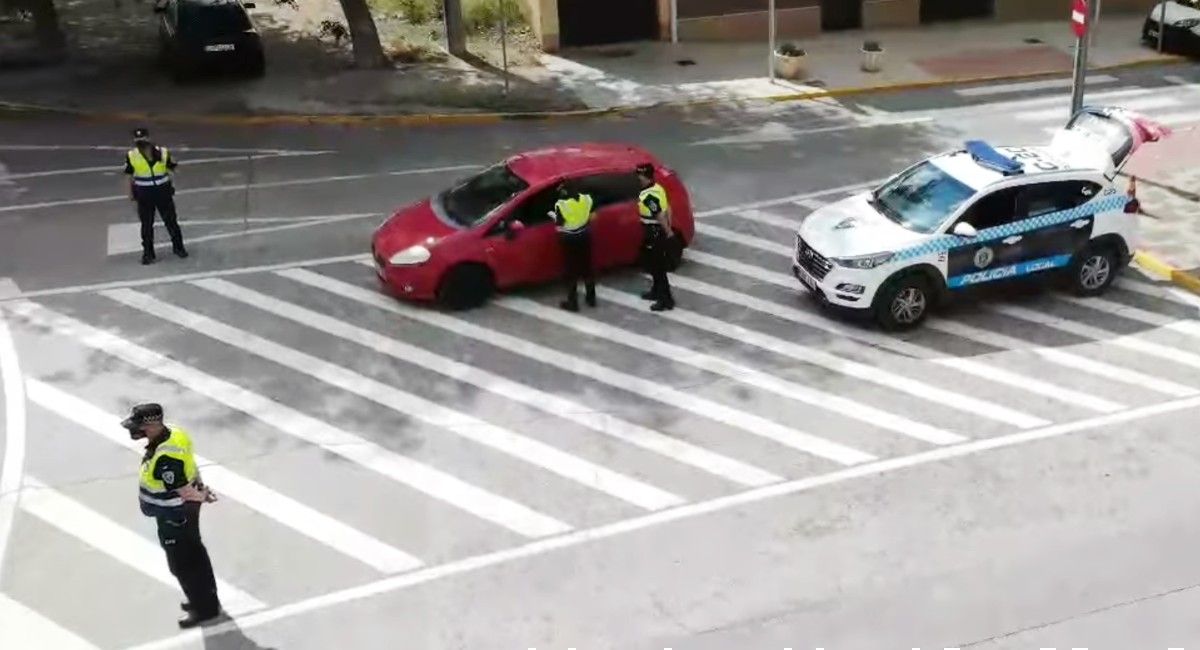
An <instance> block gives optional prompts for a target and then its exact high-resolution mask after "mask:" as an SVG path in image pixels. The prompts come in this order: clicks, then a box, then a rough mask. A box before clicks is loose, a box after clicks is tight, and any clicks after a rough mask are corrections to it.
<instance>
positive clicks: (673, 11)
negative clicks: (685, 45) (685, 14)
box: [671, 0, 679, 43]
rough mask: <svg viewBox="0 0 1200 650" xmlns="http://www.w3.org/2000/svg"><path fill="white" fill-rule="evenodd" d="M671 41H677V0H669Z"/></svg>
mask: <svg viewBox="0 0 1200 650" xmlns="http://www.w3.org/2000/svg"><path fill="white" fill-rule="evenodd" d="M671 42H672V43H678V42H679V0H671Z"/></svg>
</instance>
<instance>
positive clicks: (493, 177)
mask: <svg viewBox="0 0 1200 650" xmlns="http://www.w3.org/2000/svg"><path fill="white" fill-rule="evenodd" d="M528 187H529V183H526V182H525V181H524V180H522V179H521V178H520V177H519V176H517V175H516V174H514V173H513V171H512V170H511V169H509V168H508V166H507V165H495V166H493V167H489V168H488V169H486V170H484V171H482V172H480V173H479V174H478V175H476V176H473V177H471V178H469V179H467V180H466V181H464V182H462V183H460V184H459V185H458V186H456V187H454V188H451V189H449V190H446V191H445V192H442V193H441V194H440V195H438V201H439V202H440V203H441V205H442V208H443V211H444V212H445V213H446V215H447V216H448V217H450V218H451V219H453V220H454V222H455V223H457V224H459V225H460V226H464V227H467V228H469V227H471V226H474V225H475V224H477V223H479V222H480V221H482V220H484V219H486V218H487V217H488V215H490V214H491V213H492V212H493V211H494V210H495V209H496V208H499V207H500V206H502V205H504V204H505V203H507V202H508V201H509V200H510V199H512V197H514V196H516V195H517V194H520V193H521V192H523V191H525V190H526V189H527V188H528Z"/></svg>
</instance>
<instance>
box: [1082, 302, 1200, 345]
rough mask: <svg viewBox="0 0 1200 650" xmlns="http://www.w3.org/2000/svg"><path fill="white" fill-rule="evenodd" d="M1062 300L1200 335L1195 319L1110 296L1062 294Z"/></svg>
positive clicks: (1198, 323)
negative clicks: (1139, 305)
mask: <svg viewBox="0 0 1200 650" xmlns="http://www.w3.org/2000/svg"><path fill="white" fill-rule="evenodd" d="M1062 300H1064V301H1066V302H1069V303H1071V304H1072V305H1078V306H1080V307H1083V308H1085V309H1093V310H1095V311H1098V312H1101V313H1104V314H1108V315H1110V316H1116V317H1118V318H1126V319H1129V320H1134V321H1138V322H1139V323H1144V324H1146V325H1153V326H1155V327H1161V328H1163V329H1168V330H1172V331H1175V332H1179V333H1181V334H1186V335H1188V336H1194V337H1200V322H1197V321H1194V320H1180V319H1179V318H1178V317H1174V316H1168V315H1166V314H1160V313H1158V312H1154V311H1150V310H1148V309H1142V308H1140V307H1134V306H1133V305H1126V304H1122V303H1119V302H1117V301H1115V300H1111V299H1109V298H1102V297H1090V298H1080V297H1078V296H1062Z"/></svg>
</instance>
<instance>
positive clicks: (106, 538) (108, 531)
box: [21, 476, 266, 616]
mask: <svg viewBox="0 0 1200 650" xmlns="http://www.w3.org/2000/svg"><path fill="white" fill-rule="evenodd" d="M131 499H132V497H131ZM130 503H132V500H131V501H130ZM21 510H22V511H24V512H27V513H29V514H31V515H33V516H35V517H37V518H38V519H41V520H42V521H44V522H46V523H48V524H50V525H51V526H54V527H55V528H57V529H59V530H61V531H62V532H64V533H66V534H68V535H70V536H71V537H74V538H76V539H78V540H79V541H81V542H83V543H84V544H87V545H88V546H90V547H92V548H94V549H96V550H97V551H100V552H101V553H104V554H105V555H107V556H109V557H111V558H112V559H114V560H116V561H118V562H120V563H121V564H124V565H126V566H128V567H130V568H132V569H133V570H135V571H137V572H138V573H141V574H142V575H145V576H146V577H148V578H151V579H153V580H156V581H158V582H160V583H162V584H163V585H165V586H167V587H173V588H176V589H178V588H179V583H178V582H177V581H176V579H175V576H173V575H171V570H170V569H169V568H167V558H166V556H165V555H163V552H162V549H161V548H159V547H158V545H157V544H155V543H154V542H151V541H150V540H148V539H146V538H145V537H142V536H141V535H139V534H137V533H135V532H133V531H132V530H129V529H128V528H125V527H123V526H121V525H120V524H118V523H116V522H114V521H112V520H111V519H109V518H107V517H105V516H104V515H101V514H100V513H98V512H96V511H95V510H92V509H91V508H88V507H87V506H85V505H83V504H82V503H79V502H78V501H75V500H74V499H71V498H70V497H68V496H66V495H65V494H62V493H61V492H58V491H57V490H54V489H52V488H50V487H49V486H48V485H46V484H45V483H43V482H41V481H39V480H38V479H36V478H34V477H32V476H26V477H25V494H24V496H22V497H21ZM62 568H63V569H64V571H65V572H67V575H69V571H70V568H69V567H62ZM217 589H218V590H219V592H220V596H221V604H222V605H223V607H224V609H225V611H226V612H228V613H229V614H230V615H232V616H237V615H239V614H246V613H248V612H253V611H256V610H260V609H263V608H264V607H266V605H265V604H264V603H263V602H262V601H260V600H258V599H257V598H255V597H254V596H251V595H250V594H248V593H246V592H245V591H242V590H241V589H239V588H237V587H235V586H233V585H231V584H229V582H227V581H225V580H223V579H222V578H221V577H220V576H218V577H217Z"/></svg>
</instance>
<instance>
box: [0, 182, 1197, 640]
mask: <svg viewBox="0 0 1200 650" xmlns="http://www.w3.org/2000/svg"><path fill="white" fill-rule="evenodd" d="M854 189H855V188H844V189H842V190H840V191H837V192H832V193H823V194H822V195H820V196H818V197H813V196H808V197H799V198H796V199H795V200H792V201H783V202H775V203H773V204H772V203H761V204H758V205H756V206H754V207H747V208H743V209H730V210H722V211H714V212H711V213H708V214H705V215H704V216H702V217H701V218H700V219H699V220H698V221H699V223H698V224H697V238H696V242H695V246H694V247H693V249H690V250H689V251H688V252H687V254H686V261H685V263H684V265H683V266H682V267H681V268H680V269H679V271H678V273H677V274H676V275H674V276H673V278H672V280H673V284H674V287H675V290H676V292H677V295H676V298H677V301H678V303H679V304H678V307H677V309H675V310H674V311H671V312H663V313H652V312H649V311H648V310H647V309H646V308H645V307H646V303H645V302H643V301H642V300H640V298H639V296H638V295H637V294H639V293H640V292H641V289H642V288H643V286H642V284H643V282H644V281H643V280H642V279H641V278H640V277H639V276H638V275H637V274H635V273H632V272H623V273H616V274H613V275H611V276H609V277H606V278H604V279H603V282H602V287H601V289H600V291H599V298H600V306H599V308H597V309H595V310H584V311H582V312H580V313H578V314H571V313H567V312H563V311H561V310H559V309H557V308H556V307H553V305H554V303H555V302H556V301H557V298H558V295H557V291H556V290H555V288H547V289H535V290H530V291H525V292H520V293H517V294H512V295H505V296H500V297H498V298H497V299H496V300H494V302H493V303H492V304H490V305H488V306H487V307H485V308H482V309H479V310H474V311H471V312H464V313H448V312H442V311H437V310H433V309H430V308H426V307H423V306H418V305H410V304H406V303H402V302H398V301H395V300H393V299H391V298H390V297H387V296H385V295H383V294H382V293H380V292H379V291H378V288H377V287H376V286H375V278H374V274H373V272H372V270H371V269H370V268H368V267H369V261H368V260H365V259H364V260H360V261H353V260H347V261H341V262H334V263H329V264H326V265H323V266H315V267H305V268H272V269H265V270H256V271H251V272H247V273H244V274H230V273H224V274H221V275H220V277H215V276H214V277H190V278H186V279H184V280H181V281H179V282H174V283H170V284H163V285H147V286H128V287H120V288H111V289H106V290H100V291H93V292H85V293H79V294H64V295H51V296H43V297H40V298H35V299H25V300H15V301H9V302H5V303H3V304H2V306H0V312H2V314H3V316H4V318H5V320H6V321H7V323H8V326H9V328H10V329H11V330H12V332H13V335H14V337H15V339H16V341H17V345H18V349H19V350H20V352H21V356H20V358H21V371H22V373H23V375H24V377H25V383H24V386H25V393H26V399H27V401H28V405H29V420H30V422H29V428H30V431H31V432H36V435H33V436H31V442H30V449H29V459H28V461H27V463H26V472H25V478H24V485H23V490H22V491H21V494H20V498H19V502H18V511H17V517H16V520H15V522H14V528H13V536H12V539H11V542H10V552H9V561H8V563H7V566H6V567H5V569H6V570H5V573H4V575H3V577H2V579H0V614H3V616H4V617H5V625H4V626H0V627H2V628H4V629H3V631H0V639H3V640H5V641H6V642H7V643H8V644H11V645H12V647H21V648H29V649H30V650H35V649H37V648H42V647H45V648H118V647H129V646H131V645H136V644H138V643H144V642H146V641H148V640H151V639H153V638H157V637H159V636H163V635H167V634H170V633H171V632H172V630H171V629H170V628H171V626H172V621H171V616H170V614H171V613H170V612H169V611H164V610H166V609H170V608H166V607H164V606H163V603H164V602H165V603H171V602H173V600H172V599H173V598H175V596H174V595H173V594H174V592H175V591H176V587H175V586H174V581H173V578H172V577H171V576H170V574H169V573H168V572H167V571H166V567H165V563H163V561H162V554H161V552H160V551H159V550H158V548H157V545H156V542H155V539H154V536H153V535H154V533H153V526H152V524H150V523H149V521H148V520H145V519H144V518H143V517H141V515H140V513H138V512H137V509H136V508H135V507H134V504H133V497H132V496H131V494H132V493H131V492H130V491H129V490H130V485H131V484H132V482H133V480H134V476H135V474H136V459H135V457H134V455H133V454H134V453H137V452H139V451H140V449H139V448H140V445H139V444H137V443H135V442H133V441H131V440H130V439H129V438H128V436H127V434H126V433H125V432H124V431H123V430H122V429H120V427H119V426H118V425H117V422H119V420H120V419H121V417H122V415H123V414H124V412H125V411H126V410H127V409H128V407H129V406H130V405H131V404H132V403H134V402H137V401H145V400H155V401H160V402H162V403H164V405H166V408H167V412H168V420H169V421H174V422H178V423H179V424H180V425H182V426H185V427H186V428H188V430H189V431H191V432H192V434H193V436H194V437H195V438H196V441H197V446H198V451H199V452H200V453H201V454H203V458H201V459H200V464H201V466H202V470H201V471H202V473H203V475H204V477H205V480H206V482H207V483H209V484H210V485H211V486H213V488H214V489H215V490H216V491H217V492H218V494H219V495H220V496H221V497H222V500H221V501H220V502H218V503H217V504H215V505H213V506H210V507H208V508H206V509H205V515H204V516H205V522H204V524H203V526H204V529H205V534H206V540H207V542H208V544H209V547H210V552H211V553H212V555H213V558H214V564H215V566H216V568H217V571H218V575H219V578H220V580H221V587H222V594H223V596H224V601H225V605H226V608H227V610H229V611H230V613H232V614H235V615H238V614H244V613H249V612H255V611H261V610H263V609H265V608H272V607H278V606H282V605H287V604H288V603H292V602H295V601H297V600H301V599H304V598H309V597H313V596H317V595H320V594H322V593H325V592H329V591H333V590H336V589H342V588H347V587H351V586H354V585H356V584H364V583H367V582H370V581H372V580H375V579H379V578H381V577H384V576H392V575H398V574H403V573H407V572H411V571H416V570H420V569H423V568H428V567H432V566H436V565H439V564H443V563H446V562H451V561H455V560H462V559H463V558H469V557H473V556H477V555H480V554H484V553H489V552H494V551H497V550H502V549H505V548H515V547H519V546H521V545H524V544H529V543H535V542H537V541H538V540H546V539H548V538H554V537H556V536H561V535H564V534H567V533H570V532H573V531H581V530H587V529H589V528H594V527H598V526H603V525H606V524H611V523H613V522H617V521H621V520H624V519H629V518H632V517H637V516H640V515H644V514H645V513H651V512H663V511H668V510H671V509H673V508H678V507H680V506H684V505H686V504H695V503H699V502H703V501H706V500H711V499H714V498H718V497H722V496H727V495H730V494H734V493H738V492H742V491H745V490H749V489H755V488H762V487H764V486H771V485H774V484H778V483H781V482H784V481H788V480H793V479H797V478H805V477H809V476H819V475H821V474H823V473H828V472H832V471H835V470H839V469H842V468H845V467H851V466H855V465H860V464H863V463H867V462H870V461H874V460H879V459H886V458H893V457H898V456H904V455H908V454H913V453H919V452H922V451H928V450H930V449H934V448H938V447H948V446H953V445H958V444H963V443H968V442H972V441H978V440H980V439H986V438H989V437H993V436H997V435H1003V434H1008V433H1012V432H1014V431H1037V430H1039V429H1042V428H1046V427H1052V426H1056V425H1061V424H1063V423H1068V422H1072V421H1075V420H1079V419H1083V418H1087V417H1094V416H1096V415H1097V414H1111V413H1118V412H1121V411H1123V410H1127V409H1131V408H1137V407H1142V406H1146V405H1153V404H1160V403H1164V402H1167V401H1170V400H1173V399H1178V398H1184V397H1194V396H1196V395H1198V394H1200V355H1197V354H1195V353H1193V352H1189V350H1194V349H1196V348H1195V344H1196V338H1200V305H1197V304H1196V302H1195V301H1194V297H1191V296H1187V295H1185V294H1181V293H1178V292H1177V291H1176V290H1174V289H1171V288H1169V287H1168V286H1161V285H1158V284H1156V283H1154V282H1152V281H1151V280H1149V279H1148V278H1146V277H1144V276H1141V275H1139V274H1138V273H1137V272H1136V271H1133V270H1131V272H1130V273H1129V274H1127V275H1126V276H1125V277H1123V278H1122V279H1121V280H1120V282H1119V283H1118V284H1117V285H1115V287H1114V289H1113V291H1112V292H1111V293H1110V294H1108V295H1107V296H1106V297H1104V298H1099V299H1086V300H1079V299H1075V298H1073V297H1069V296H1063V295H1057V294H1041V293H1039V294H1033V295H1032V296H1030V295H1022V296H1020V297H1018V298H1011V297H1003V296H1001V297H998V298H997V299H996V300H995V301H992V302H983V303H981V304H978V305H974V304H971V305H964V306H961V307H959V308H956V309H953V310H951V311H948V312H946V313H941V314H938V315H937V316H936V317H935V318H932V319H931V320H930V321H929V323H928V326H927V327H926V328H923V329H921V330H919V331H916V332H911V333H906V334H904V335H900V336H896V335H890V334H885V333H882V332H879V331H877V330H874V329H872V328H869V327H864V326H861V325H859V324H856V323H853V322H849V321H846V320H843V319H838V318H835V317H831V316H829V315H827V314H825V313H824V312H823V311H822V310H820V309H819V308H818V307H817V306H816V305H815V304H814V303H813V302H812V301H810V300H808V299H807V298H806V297H805V296H804V295H803V294H802V292H801V289H800V287H799V286H798V285H797V284H796V282H795V281H794V279H793V278H792V277H791V276H790V275H789V273H788V268H789V256H790V247H789V246H788V243H789V242H790V241H791V238H792V230H793V229H794V228H795V226H796V225H798V224H799V222H800V221H801V220H802V219H803V218H804V216H805V215H807V214H808V213H809V212H811V210H813V209H815V208H816V207H819V206H820V205H821V204H824V203H828V202H833V201H836V200H838V199H840V198H842V197H843V196H846V195H849V194H850V193H852V192H853V191H854ZM48 572H50V573H52V574H53V575H56V576H57V575H69V576H71V580H72V582H73V585H74V586H73V588H72V592H73V593H76V594H77V596H75V598H76V600H72V599H71V598H61V592H62V589H61V585H47V584H46V581H45V576H46V575H47V574H48ZM126 592H129V593H126ZM50 594H55V595H56V596H55V597H51V596H50ZM117 594H120V597H113V596H115V595H117ZM83 602H86V603H88V606H87V607H81V606H79V604H80V603H83ZM130 612H138V613H137V615H131V613H130ZM147 619H150V620H149V622H148V621H147ZM6 635H7V636H6ZM10 639H12V641H9V640H10ZM6 647H7V645H6Z"/></svg>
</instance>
